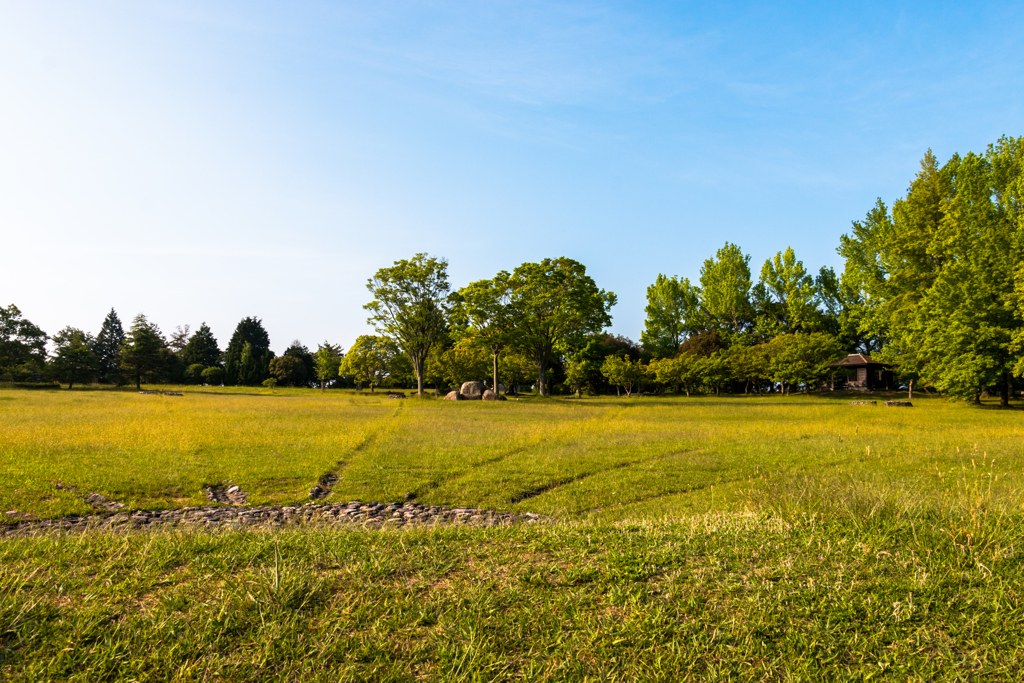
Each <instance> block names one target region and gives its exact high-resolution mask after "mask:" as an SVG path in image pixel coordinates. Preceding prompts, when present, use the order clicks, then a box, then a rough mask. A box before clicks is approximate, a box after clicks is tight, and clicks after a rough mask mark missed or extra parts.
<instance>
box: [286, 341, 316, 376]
mask: <svg viewBox="0 0 1024 683" xmlns="http://www.w3.org/2000/svg"><path fill="white" fill-rule="evenodd" d="M283 355H285V356H288V357H291V358H297V359H298V360H300V361H302V366H303V367H304V368H305V369H306V381H308V382H312V381H313V378H314V377H315V376H316V369H315V368H314V367H313V354H312V353H311V352H310V350H309V349H308V348H306V345H305V344H303V343H302V342H301V341H299V340H298V339H296V340H295V341H293V342H292V343H291V344H290V345H289V346H288V348H287V349H285V350H284V354H283ZM304 386H305V385H304Z"/></svg>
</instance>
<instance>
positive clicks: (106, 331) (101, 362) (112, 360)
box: [92, 308, 124, 384]
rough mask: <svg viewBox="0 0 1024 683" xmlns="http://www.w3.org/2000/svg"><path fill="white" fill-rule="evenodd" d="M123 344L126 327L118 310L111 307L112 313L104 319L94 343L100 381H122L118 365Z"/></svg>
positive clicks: (93, 348)
mask: <svg viewBox="0 0 1024 683" xmlns="http://www.w3.org/2000/svg"><path fill="white" fill-rule="evenodd" d="M122 344H124V328H123V327H121V319H120V318H118V317H117V311H115V310H114V309H113V308H111V309H110V313H107V317H106V318H104V319H103V326H102V327H101V328H100V333H99V334H98V335H96V339H95V341H93V345H92V350H93V353H95V354H96V374H97V380H98V381H100V382H105V383H110V384H120V383H121V376H120V374H119V372H118V367H119V366H120V358H119V356H120V354H121V345H122Z"/></svg>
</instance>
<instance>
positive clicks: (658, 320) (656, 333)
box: [640, 274, 703, 358]
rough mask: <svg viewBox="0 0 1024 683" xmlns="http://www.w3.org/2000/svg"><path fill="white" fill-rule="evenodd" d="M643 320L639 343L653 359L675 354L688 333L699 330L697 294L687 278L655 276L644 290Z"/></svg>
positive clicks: (701, 322) (700, 319)
mask: <svg viewBox="0 0 1024 683" xmlns="http://www.w3.org/2000/svg"><path fill="white" fill-rule="evenodd" d="M644 311H645V312H646V313H647V319H646V320H645V321H644V331H643V332H642V333H641V335H640V343H642V344H643V346H644V348H645V349H647V350H648V351H649V352H650V353H652V354H653V355H654V356H655V357H657V358H668V357H672V356H675V355H676V354H677V353H679V345H680V344H682V343H683V340H684V339H686V336H687V335H688V334H691V333H693V332H695V331H697V330H699V329H701V328H702V327H703V320H702V317H701V315H700V305H699V292H698V291H697V288H696V287H694V286H693V285H691V284H690V281H689V280H688V279H687V278H685V277H684V278H679V277H666V276H665V275H661V274H659V275H658V278H657V279H656V280H655V281H654V284H653V285H650V286H649V287H647V306H646V307H645V308H644Z"/></svg>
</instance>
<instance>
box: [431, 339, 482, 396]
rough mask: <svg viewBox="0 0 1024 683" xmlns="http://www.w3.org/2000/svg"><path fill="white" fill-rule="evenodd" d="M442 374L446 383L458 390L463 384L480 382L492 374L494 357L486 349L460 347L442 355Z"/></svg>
mask: <svg viewBox="0 0 1024 683" xmlns="http://www.w3.org/2000/svg"><path fill="white" fill-rule="evenodd" d="M440 365H441V373H442V377H443V378H444V381H445V382H446V383H447V384H448V385H449V386H452V387H455V388H458V387H459V386H461V385H462V383H463V382H479V381H481V380H482V379H483V378H484V377H487V376H488V375H489V374H491V372H492V367H493V366H492V357H491V354H490V353H488V352H487V350H486V349H485V348H482V347H480V346H475V345H459V346H455V347H452V348H450V349H448V350H447V351H445V352H444V353H443V354H441V358H440Z"/></svg>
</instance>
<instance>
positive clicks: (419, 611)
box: [0, 388, 1024, 681]
mask: <svg viewBox="0 0 1024 683" xmlns="http://www.w3.org/2000/svg"><path fill="white" fill-rule="evenodd" d="M184 391H185V392H186V395H185V396H182V397H166V396H155V395H139V394H137V393H134V392H119V391H102V390H100V391H90V390H85V391H81V392H79V391H74V392H67V391H60V392H57V391H27V390H0V482H2V483H3V489H2V490H0V506H2V508H3V510H18V511H21V512H28V513H32V514H37V515H44V516H46V515H49V516H56V515H61V514H67V513H70V512H85V511H87V508H85V506H84V503H82V502H81V494H82V493H83V492H94V491H95V492H98V493H102V494H104V495H105V496H107V497H109V498H113V499H115V500H120V501H122V502H125V503H127V504H128V505H129V506H132V507H137V508H150V507H161V506H172V505H186V504H198V503H202V502H204V501H203V499H202V493H201V491H202V488H203V487H204V486H205V485H208V484H212V483H217V482H221V481H226V480H231V481H233V482H235V483H237V484H239V485H241V486H242V488H243V489H245V490H246V491H248V492H249V493H250V501H251V502H253V503H257V504H258V503H265V502H275V503H286V502H288V503H291V502H300V501H302V500H304V499H305V496H306V494H307V492H308V490H309V488H310V487H312V485H313V484H314V483H315V482H316V481H317V479H318V478H319V477H320V476H321V475H322V474H325V473H327V472H334V473H337V474H338V475H339V477H340V479H339V482H338V484H337V485H336V487H335V493H334V494H333V497H336V498H340V499H343V500H348V499H362V500H382V501H386V500H395V499H401V498H402V497H403V496H404V495H405V494H406V493H410V492H412V493H415V494H417V496H418V498H419V500H420V501H422V502H428V503H448V504H459V505H472V506H479V507H490V508H499V509H508V510H520V511H533V512H540V513H545V514H550V515H554V516H555V517H556V518H557V520H558V521H556V522H554V523H551V524H546V525H542V526H539V527H514V528H499V529H472V528H447V529H444V528H442V529H406V530H398V531H365V530H360V529H343V530H338V529H327V528H301V529H296V528H293V529H284V530H279V531H276V532H271V531H269V530H256V531H247V532H215V533H206V532H203V533H188V532H185V531H182V530H165V531H157V532H128V533H120V534H117V533H112V532H110V533H87V534H79V535H59V534H50V535H45V536H39V537H33V538H7V539H4V540H0V678H5V679H10V680H26V681H28V680H31V681H38V680H55V681H56V680H82V681H94V680H126V681H128V680H181V681H186V680H188V681H192V680H239V681H241V680H288V681H307V680H324V681H327V680H331V681H334V680H353V681H355V680H366V681H378V680H396V681H398V680H460V681H475V680H571V681H575V680H595V681H597V680H664V681H681V680H722V679H747V680H807V681H812V680H874V679H894V680H1019V679H1020V678H1021V677H1022V675H1024V666H1022V664H1024V647H1022V643H1024V638H1022V636H1024V590H1022V587H1024V563H1022V562H1021V560H1022V557H1021V548H1022V546H1024V524H1022V522H1024V510H1022V507H1021V504H1022V501H1024V497H1022V496H1021V495H1020V491H1021V484H1022V483H1024V481H1022V479H1024V438H1022V437H1024V412H1022V411H1019V410H998V409H994V408H990V407H987V406H986V407H981V408H978V407H972V406H966V405H963V404H951V403H947V402H945V401H943V400H940V399H935V398H922V399H918V400H916V401H915V407H914V408H912V409H895V408H883V407H881V406H877V407H854V406H849V405H847V401H848V400H849V398H848V397H829V396H823V397H822V396H812V397H792V398H782V397H765V398H755V397H749V398H740V397H735V398H719V399H716V398H693V399H682V398H680V399H671V398H667V399H650V398H643V399H631V400H625V399H623V400H616V399H611V398H607V399H584V400H581V401H576V400H573V399H553V400H540V399H525V400H523V401H519V402H515V401H510V402H507V403H466V402H460V403H448V402H441V401H420V400H404V401H403V400H389V399H387V398H385V397H383V396H374V397H370V396H368V395H361V396H356V395H352V394H341V393H337V392H335V393H331V392H328V393H326V394H323V395H321V394H320V393H318V392H312V391H309V392H306V391H298V390H277V391H273V392H271V391H263V390H251V391H243V390H223V391H219V390H218V391H207V390H202V391H191V390H189V389H187V388H186V389H184ZM56 481H60V482H62V483H65V484H70V485H74V486H77V487H78V488H77V490H76V491H67V490H57V489H55V488H54V487H53V482H56Z"/></svg>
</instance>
